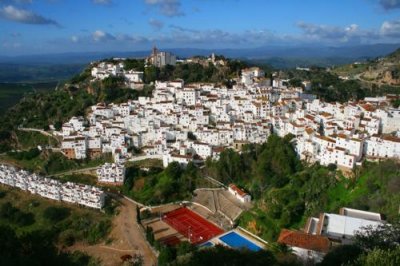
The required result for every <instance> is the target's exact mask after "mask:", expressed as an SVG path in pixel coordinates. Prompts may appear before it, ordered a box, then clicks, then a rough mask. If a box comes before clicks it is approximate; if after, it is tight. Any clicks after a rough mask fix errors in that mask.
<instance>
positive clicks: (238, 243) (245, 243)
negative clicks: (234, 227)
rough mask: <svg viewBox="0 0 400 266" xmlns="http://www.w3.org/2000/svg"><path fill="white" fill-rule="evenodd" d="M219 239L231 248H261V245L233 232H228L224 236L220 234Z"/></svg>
mask: <svg viewBox="0 0 400 266" xmlns="http://www.w3.org/2000/svg"><path fill="white" fill-rule="evenodd" d="M219 239H220V240H221V241H222V242H224V243H226V244H227V245H228V246H230V247H232V248H247V249H249V250H252V251H259V250H261V247H259V246H257V245H256V244H254V243H253V242H250V241H249V240H247V239H246V238H244V237H242V236H241V235H239V234H237V233H235V232H230V233H228V234H226V235H224V236H221V237H220V238H219Z"/></svg>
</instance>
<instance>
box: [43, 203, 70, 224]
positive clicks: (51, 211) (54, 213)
mask: <svg viewBox="0 0 400 266" xmlns="http://www.w3.org/2000/svg"><path fill="white" fill-rule="evenodd" d="M70 213H71V210H70V209H68V208H65V207H53V206H51V207H48V208H46V210H44V212H43V217H44V218H45V219H47V220H49V221H50V222H54V223H57V222H60V221H62V220H64V219H65V218H67V217H68V216H69V215H70Z"/></svg>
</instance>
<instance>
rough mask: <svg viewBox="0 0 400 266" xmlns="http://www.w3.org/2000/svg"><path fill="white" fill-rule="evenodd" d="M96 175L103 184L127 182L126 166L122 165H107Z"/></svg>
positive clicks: (98, 170)
mask: <svg viewBox="0 0 400 266" xmlns="http://www.w3.org/2000/svg"><path fill="white" fill-rule="evenodd" d="M96 173H97V177H98V180H99V182H101V183H117V184H123V183H124V181H125V166H124V165H122V164H115V163H105V164H103V165H102V166H101V167H100V168H98V169H97V171H96Z"/></svg>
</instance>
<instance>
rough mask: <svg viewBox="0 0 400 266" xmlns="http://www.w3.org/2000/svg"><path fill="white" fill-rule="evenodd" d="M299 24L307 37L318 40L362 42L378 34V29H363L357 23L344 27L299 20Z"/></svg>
mask: <svg viewBox="0 0 400 266" xmlns="http://www.w3.org/2000/svg"><path fill="white" fill-rule="evenodd" d="M297 26H298V27H299V28H300V29H301V30H302V31H303V33H304V37H305V38H309V39H312V40H316V41H331V42H332V41H333V42H335V41H339V42H361V41H369V40H371V38H375V37H377V36H378V34H377V31H376V30H375V31H373V30H362V29H360V27H359V26H358V25H357V24H351V25H349V26H347V27H344V28H343V27H338V26H330V25H318V24H312V23H305V22H298V23H297Z"/></svg>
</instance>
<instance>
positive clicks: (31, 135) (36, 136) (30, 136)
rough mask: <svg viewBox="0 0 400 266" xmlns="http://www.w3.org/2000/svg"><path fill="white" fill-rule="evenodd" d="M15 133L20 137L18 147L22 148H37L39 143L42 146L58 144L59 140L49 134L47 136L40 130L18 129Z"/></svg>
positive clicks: (55, 145)
mask: <svg viewBox="0 0 400 266" xmlns="http://www.w3.org/2000/svg"><path fill="white" fill-rule="evenodd" d="M15 134H16V136H17V138H18V148H19V149H22V150H27V149H30V148H35V147H37V146H38V145H40V146H47V145H51V146H52V147H57V146H58V142H57V140H56V139H54V138H52V137H49V136H45V135H43V134H41V133H40V132H34V131H32V132H27V131H20V130H17V131H16V132H15Z"/></svg>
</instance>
